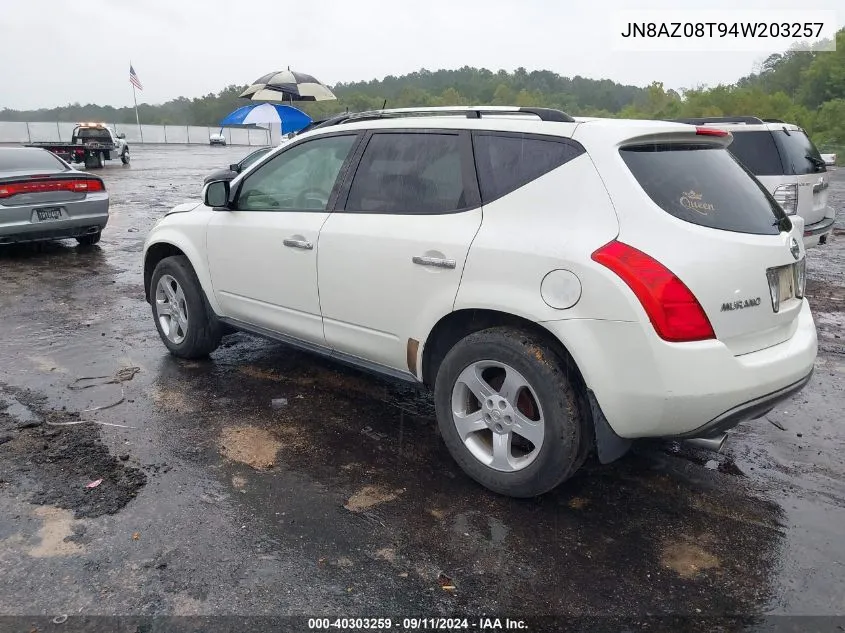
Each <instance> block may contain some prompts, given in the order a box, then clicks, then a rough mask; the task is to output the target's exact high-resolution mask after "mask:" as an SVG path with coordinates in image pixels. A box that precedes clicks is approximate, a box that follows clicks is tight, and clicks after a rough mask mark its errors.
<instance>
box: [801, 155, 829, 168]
mask: <svg viewBox="0 0 845 633" xmlns="http://www.w3.org/2000/svg"><path fill="white" fill-rule="evenodd" d="M804 158H806V159H807V160H808V161H810V162H811V163H813V165H815V166H816V167H824V166H825V162H824V161H823V160H820V159H818V158H816V157H815V156H810V155H809V154H807V155H806V156H805V157H804Z"/></svg>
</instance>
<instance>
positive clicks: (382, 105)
mask: <svg viewBox="0 0 845 633" xmlns="http://www.w3.org/2000/svg"><path fill="white" fill-rule="evenodd" d="M381 109H382V110H386V109H387V99H385V100H384V103H382V104H381Z"/></svg>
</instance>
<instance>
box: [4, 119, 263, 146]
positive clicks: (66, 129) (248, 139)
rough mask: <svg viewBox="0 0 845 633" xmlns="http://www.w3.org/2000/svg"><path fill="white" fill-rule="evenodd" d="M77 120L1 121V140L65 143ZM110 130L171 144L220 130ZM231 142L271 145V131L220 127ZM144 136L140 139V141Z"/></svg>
mask: <svg viewBox="0 0 845 633" xmlns="http://www.w3.org/2000/svg"><path fill="white" fill-rule="evenodd" d="M74 127H76V123H62V122H59V121H57V122H55V123H45V122H30V123H24V122H17V121H0V143H39V142H45V143H50V142H60V143H61V142H66V143H69V142H70V140H71V138H70V137H71V134H72V133H73V128H74ZM112 127H113V129H114V130H115V131H116V132H117V133H118V134H121V133H122V134H125V135H126V140H127V141H128V142H129V143H170V144H189V143H190V144H199V145H208V137H209V136H210V135H211V134H216V133H218V132H219V131H220V128H218V127H205V126H199V125H142V126H141V129H140V130H139V129H138V126H137V125H135V124H134V123H133V124H127V123H115V124H113V125H112ZM223 134H224V136H225V137H226V142H227V143H228V144H230V145H256V146H259V147H263V146H265V145H270V131H269V130H264V129H261V128H223ZM142 138H143V140H142Z"/></svg>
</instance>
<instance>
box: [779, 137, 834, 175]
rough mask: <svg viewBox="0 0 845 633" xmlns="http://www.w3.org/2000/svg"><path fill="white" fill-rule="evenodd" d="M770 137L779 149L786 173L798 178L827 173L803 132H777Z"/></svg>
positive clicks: (816, 151) (814, 147) (813, 146)
mask: <svg viewBox="0 0 845 633" xmlns="http://www.w3.org/2000/svg"><path fill="white" fill-rule="evenodd" d="M772 136H773V137H774V139H775V143H777V145H778V148H780V153H781V157H782V160H783V163H784V165H785V166H786V173H788V174H796V175H799V176H800V175H802V174H815V173H818V172H822V171H827V169H826V168H825V165H824V161H823V160H822V157H821V154H819V150H818V149H816V146H815V145H813V142H812V141H811V140H810V139H809V137H808V136H807V135H806V134H804V132H802V131H800V130H791V131H789V132H786V131H784V130H777V131H774V132H772Z"/></svg>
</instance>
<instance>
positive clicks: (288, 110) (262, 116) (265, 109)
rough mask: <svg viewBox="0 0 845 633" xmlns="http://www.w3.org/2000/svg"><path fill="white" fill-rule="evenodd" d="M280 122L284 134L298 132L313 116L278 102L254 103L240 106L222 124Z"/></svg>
mask: <svg viewBox="0 0 845 633" xmlns="http://www.w3.org/2000/svg"><path fill="white" fill-rule="evenodd" d="M273 123H275V124H278V125H280V126H281V133H282V134H290V133H291V132H298V131H299V130H301V129H302V128H304V127H305V126H306V125H308V124H309V123H311V117H309V116H308V115H307V114H305V113H304V112H303V111H302V110H297V109H296V108H294V107H293V106H289V105H281V104H278V103H254V104H252V105H246V106H243V107H242V108H238V109H237V110H235V111H234V112H232V113H231V114H229V115H228V116H227V117H226V118H225V119H223V120H222V121H220V125H221V126H224V127H225V126H227V125H267V124H273Z"/></svg>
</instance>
